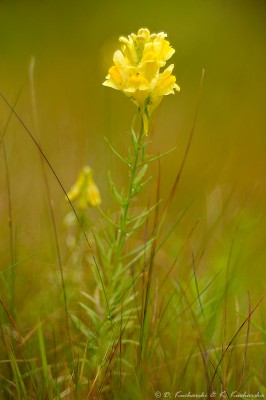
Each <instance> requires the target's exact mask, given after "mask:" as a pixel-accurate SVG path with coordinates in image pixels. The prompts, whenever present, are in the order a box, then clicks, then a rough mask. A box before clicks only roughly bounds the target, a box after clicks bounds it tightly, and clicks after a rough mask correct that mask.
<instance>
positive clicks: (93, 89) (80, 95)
mask: <svg viewBox="0 0 266 400" xmlns="http://www.w3.org/2000/svg"><path fill="white" fill-rule="evenodd" d="M265 11H266V6H265V2H264V1H259V0H255V1H251V0H250V1H247V0H242V1H240V0H239V1H237V0H232V1H228V0H227V1H224V0H223V1H222V0H206V1H203V0H202V1H199V0H197V1H196V0H188V1H178V0H176V1H173V0H170V1H167V2H162V1H157V0H156V1H145V2H144V1H139V0H136V1H134V2H132V1H106V0H102V1H99V2H92V1H88V0H87V1H85V0H82V1H81V0H77V1H69V0H67V1H41V0H39V1H37V0H35V1H29V0H28V1H27V0H20V1H15V0H14V1H12V0H8V1H4V0H1V1H0V90H1V92H2V93H3V94H4V95H5V96H6V98H7V99H8V100H9V101H10V102H11V103H12V104H13V103H14V102H15V99H16V97H17V96H18V93H20V97H19V101H18V104H17V106H16V110H17V112H18V113H19V115H20V116H21V118H22V119H23V121H24V122H25V123H26V125H27V126H28V127H29V128H30V130H31V131H32V133H33V134H34V135H35V137H37V138H38V135H37V132H36V126H35V123H34V118H33V110H32V105H31V88H30V83H29V66H30V62H31V59H32V57H34V58H35V69H34V79H35V91H36V102H37V113H38V123H39V128H40V129H39V130H40V133H41V137H39V138H38V140H39V141H40V143H41V144H42V147H43V149H44V152H45V154H46V155H47V157H48V159H49V160H50V162H51V163H52V165H53V167H54V169H55V171H56V172H57V174H58V176H59V178H60V179H61V181H62V183H63V185H64V187H65V188H66V189H69V188H70V186H71V185H72V183H73V182H74V181H75V179H76V176H77V174H78V171H79V169H80V168H81V167H82V166H83V165H84V164H89V165H90V166H91V167H92V168H93V169H94V171H95V179H96V181H97V183H98V186H99V187H100V190H101V193H102V198H103V208H104V209H106V210H108V209H112V203H111V196H110V191H109V187H108V181H107V170H109V169H110V170H112V171H113V175H114V179H115V180H116V182H118V185H119V184H122V183H123V181H125V180H126V178H127V176H126V172H124V171H123V169H121V166H120V162H119V160H116V159H115V158H114V156H113V155H111V154H110V151H109V150H108V147H107V145H106V143H105V141H104V136H106V137H107V138H108V139H109V140H110V141H111V142H112V143H113V145H114V146H115V147H116V148H117V149H119V151H121V152H123V151H125V152H126V148H127V145H128V140H129V135H128V133H127V132H128V130H129V128H130V125H131V121H132V118H133V116H134V115H135V113H136V107H135V106H134V105H133V104H132V103H131V102H130V101H129V100H128V99H127V98H126V97H125V96H124V95H123V94H121V93H119V92H116V91H114V90H110V89H109V88H106V87H103V86H102V85H101V84H102V82H103V81H104V78H105V75H106V74H107V71H108V68H109V67H110V66H111V65H112V56H113V52H114V50H116V49H117V46H118V37H119V36H121V35H124V36H125V35H128V34H130V33H131V32H136V31H137V30H138V29H139V28H140V27H148V28H149V29H150V31H151V32H160V31H165V32H166V33H167V34H168V38H169V41H170V43H171V45H172V46H173V47H174V48H175V49H176V53H175V54H174V56H173V58H172V60H171V62H173V63H174V64H175V69H174V73H175V75H176V78H177V83H178V84H179V85H180V87H181V92H180V93H179V94H176V95H175V96H168V97H167V98H165V99H164V100H163V102H162V103H161V106H160V108H159V110H158V112H157V113H156V114H155V115H154V132H153V134H152V135H151V145H150V147H149V152H151V153H154V154H157V153H158V152H163V151H166V150H168V149H170V148H172V147H174V146H176V147H177V148H176V150H175V151H174V152H173V153H172V154H171V155H170V156H169V157H167V158H166V159H164V161H162V163H161V167H162V195H163V197H164V198H166V195H167V193H168V191H169V189H170V187H171V184H172V182H173V180H174V178H175V175H176V172H177V170H178V167H179V166H180V163H181V159H182V157H183V154H184V151H185V147H186V143H187V140H188V137H189V132H190V129H191V126H192V121H193V118H194V114H195V109H196V104H197V101H198V89H199V85H200V76H201V71H202V68H204V69H205V79H204V85H203V91H202V95H201V99H200V111H199V116H198V120H197V124H196V130H195V136H194V138H193V142H192V146H191V150H190V153H189V157H188V160H187V164H186V166H185V170H184V174H183V176H182V180H181V182H180V186H179V189H178V193H177V196H176V198H175V203H174V206H173V207H172V208H173V209H172V213H173V215H174V216H175V217H176V214H177V211H178V210H181V209H182V208H183V207H185V206H186V205H187V204H188V202H189V201H190V200H191V199H192V198H197V201H196V203H195V205H194V206H193V208H192V211H191V213H190V217H187V225H186V226H187V228H186V227H184V230H185V231H186V229H187V231H189V230H190V229H191V226H192V225H193V221H195V220H196V219H198V218H199V219H200V220H201V221H203V222H202V226H203V228H202V229H203V230H207V229H208V227H209V226H210V225H211V224H212V222H213V220H214V219H215V217H217V215H219V213H220V212H222V211H223V207H224V205H225V202H226V199H227V196H228V194H229V193H232V196H231V199H230V203H229V206H228V208H227V209H226V210H227V211H226V212H227V214H225V218H226V220H225V225H226V223H228V225H229V227H230V229H231V230H229V232H232V235H231V236H233V235H234V229H235V225H234V224H235V223H236V220H235V219H234V217H235V216H237V217H239V215H241V213H242V214H243V215H244V216H245V224H244V228H243V230H242V231H241V235H240V237H241V239H240V240H239V246H240V247H239V248H241V249H243V250H241V251H240V258H241V257H242V259H243V260H242V261H243V262H242V263H241V268H243V270H245V272H246V274H243V280H244V281H245V282H246V284H245V285H246V286H245V285H244V289H243V290H245V288H246V287H248V282H249V276H250V275H249V270H250V268H251V267H252V275H253V279H254V283H255V284H256V287H258V288H259V289H258V290H259V291H261V292H262V291H263V290H264V289H265V285H264V283H263V280H262V279H261V276H262V274H263V273H265V272H264V271H265V253H266V249H265V240H266V234H265V231H266V229H265V228H266V217H265V197H266V162H265V158H266V122H265V106H266V74H265V71H266V43H265V39H266V24H265V20H266V18H265V17H266V12H265ZM9 113H10V111H9V110H8V108H7V106H6V105H5V103H4V102H3V101H2V100H1V101H0V115H1V122H0V124H1V131H3V128H4V126H5V123H6V121H7V119H8V116H9ZM1 134H2V132H1ZM5 144H6V149H7V158H8V166H9V174H10V187H11V195H12V207H13V218H14V221H13V222H14V226H15V234H16V249H17V250H16V251H17V254H18V258H19V259H21V258H23V256H27V255H29V253H30V251H29V249H31V252H32V253H34V252H35V251H40V252H41V255H40V256H37V260H38V257H39V259H41V257H42V262H43V260H44V259H45V257H47V260H46V263H47V266H48V267H49V266H50V264H52V263H53V260H54V258H53V256H52V255H51V257H50V258H49V256H47V246H48V247H49V245H48V243H49V241H50V239H49V238H51V235H52V233H51V232H52V228H51V226H50V222H49V209H48V204H47V199H46V195H45V189H44V180H43V175H42V171H41V166H40V160H39V154H38V151H37V149H36V147H35V146H34V145H33V143H32V142H31V140H30V139H29V137H28V136H27V134H26V132H25V131H24V129H23V128H22V126H21V125H20V124H19V123H18V121H17V120H16V119H15V118H14V117H13V118H12V120H11V122H10V124H9V127H8V130H7V133H6V136H5ZM152 173H153V176H154V177H156V174H157V166H156V165H155V166H153V169H152ZM47 174H48V177H49V184H50V186H51V191H52V197H53V199H54V204H55V210H56V218H57V223H58V225H59V229H63V223H62V221H63V218H64V215H65V214H66V212H67V211H68V210H69V206H68V205H67V203H66V202H65V199H64V195H63V193H62V191H61V190H60V188H59V187H58V184H57V183H56V181H55V179H54V178H53V176H52V175H51V173H50V172H49V170H48V169H47ZM0 187H1V192H0V224H1V225H0V227H1V232H0V236H1V237H0V240H1V244H0V252H1V254H0V256H1V260H2V261H1V263H2V265H3V266H8V265H10V259H9V255H8V252H7V249H8V246H9V242H8V197H7V190H6V174H5V166H4V161H3V157H2V153H1V160H0ZM146 195H147V192H146ZM189 218H190V219H191V222H190V220H189ZM239 218H240V217H239ZM236 219H237V218H236ZM230 221H231V223H232V224H231V225H230ZM232 221H233V222H232ZM218 236H219V235H218ZM218 236H217V243H218V244H217V245H218V246H221V247H223V245H224V241H225V239H224V238H223V237H222V238H221V237H220V238H219V237H218ZM230 240H231V237H230V239H228V241H230ZM61 241H62V246H64V235H62V238H61ZM247 241H248V242H249V244H251V245H250V246H249V247H247V246H246V245H247ZM195 246H197V243H195ZM51 247H52V248H53V246H51ZM43 249H45V252H44V253H45V254H46V256H45V257H44V258H43V253H42V251H43ZM53 251H54V250H51V254H53ZM243 253H244V255H243ZM34 260H36V257H35V259H34ZM34 260H32V263H33V265H34V267H35V268H37V270H36V274H38V273H41V272H40V269H41V267H40V266H39V270H38V266H36V264H38V263H37V262H36V261H34ZM20 268H21V270H23V265H22V266H20ZM22 276H23V275H22ZM23 279H25V280H26V282H25V285H26V286H25V287H28V288H30V287H31V283H30V279H34V278H33V277H31V278H30V277H29V276H27V277H25V276H24V278H23ZM27 280H29V281H27ZM34 285H36V282H35V283H34ZM40 285H41V283H40ZM29 290H33V291H35V290H36V289H29ZM21 296H22V295H21Z"/></svg>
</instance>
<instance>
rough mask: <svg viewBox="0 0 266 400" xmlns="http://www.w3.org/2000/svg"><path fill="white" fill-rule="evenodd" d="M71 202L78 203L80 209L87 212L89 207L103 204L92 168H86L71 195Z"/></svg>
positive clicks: (70, 192) (73, 187) (69, 195)
mask: <svg viewBox="0 0 266 400" xmlns="http://www.w3.org/2000/svg"><path fill="white" fill-rule="evenodd" d="M67 195H68V198H69V200H70V201H77V205H78V208H80V209H81V210H85V209H86V208H88V207H89V206H92V207H97V206H98V205H100V204H101V196H100V192H99V189H98V187H97V186H96V185H95V183H94V180H93V175H92V170H91V168H90V167H87V166H86V167H84V168H83V169H82V170H81V171H80V174H79V176H78V179H77V181H76V182H75V183H74V185H73V186H72V188H71V189H70V191H69V193H68V194H67Z"/></svg>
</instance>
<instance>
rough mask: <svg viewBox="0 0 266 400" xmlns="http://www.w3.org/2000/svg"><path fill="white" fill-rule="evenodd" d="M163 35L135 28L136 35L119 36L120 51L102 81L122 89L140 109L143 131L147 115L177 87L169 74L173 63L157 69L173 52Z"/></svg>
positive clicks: (146, 125) (177, 88)
mask: <svg viewBox="0 0 266 400" xmlns="http://www.w3.org/2000/svg"><path fill="white" fill-rule="evenodd" d="M166 37H167V35H166V34H165V33H164V32H160V33H157V34H155V33H153V34H150V31H149V30H148V29H146V28H143V29H139V31H138V33H137V35H135V34H134V33H132V34H131V35H129V36H128V39H127V38H124V37H121V38H120V39H119V41H120V43H121V44H122V47H121V50H117V51H116V52H115V54H114V57H113V61H114V66H112V67H111V68H110V69H109V71H108V75H107V77H106V81H105V82H104V83H103V85H104V86H109V87H111V88H113V89H116V90H122V91H123V92H124V93H125V95H126V96H128V97H129V98H130V99H131V100H132V101H133V103H134V104H136V106H137V107H139V108H140V110H141V113H142V116H143V121H144V131H145V133H147V132H148V123H149V118H150V115H151V113H152V112H153V111H154V110H155V108H156V107H157V106H158V105H159V104H160V102H161V100H162V98H163V96H166V95H168V94H171V93H172V94H174V93H175V90H176V91H179V90H180V88H179V86H178V85H177V84H176V78H175V76H173V75H172V70H173V68H174V65H173V64H171V65H170V66H169V67H168V68H166V69H165V70H164V71H162V72H160V69H161V68H162V67H164V66H165V64H166V61H167V60H169V58H171V57H172V55H173V54H174V52H175V50H174V49H173V48H172V47H171V46H170V44H169V42H168V41H167V40H166V39H165V38H166Z"/></svg>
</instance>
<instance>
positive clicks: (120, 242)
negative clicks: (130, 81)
mask: <svg viewBox="0 0 266 400" xmlns="http://www.w3.org/2000/svg"><path fill="white" fill-rule="evenodd" d="M143 136H144V123H143V118H141V127H140V133H139V136H138V139H137V142H136V143H135V146H132V147H133V151H134V159H133V162H132V163H131V165H130V169H131V173H130V180H129V186H128V192H127V196H126V198H125V204H124V205H123V206H122V210H121V215H120V221H119V222H118V231H117V238H116V243H115V246H114V253H113V268H114V270H115V268H116V266H117V265H118V264H119V260H120V257H121V254H122V252H123V249H124V247H125V243H126V237H127V225H128V214H129V210H130V205H131V200H132V198H133V197H134V194H135V193H134V191H135V189H134V181H135V178H136V173H137V170H138V168H139V165H140V163H139V158H140V156H141V158H142V159H143V150H144V148H143V145H142V141H143ZM133 140H135V139H133Z"/></svg>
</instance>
